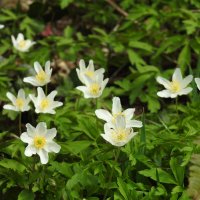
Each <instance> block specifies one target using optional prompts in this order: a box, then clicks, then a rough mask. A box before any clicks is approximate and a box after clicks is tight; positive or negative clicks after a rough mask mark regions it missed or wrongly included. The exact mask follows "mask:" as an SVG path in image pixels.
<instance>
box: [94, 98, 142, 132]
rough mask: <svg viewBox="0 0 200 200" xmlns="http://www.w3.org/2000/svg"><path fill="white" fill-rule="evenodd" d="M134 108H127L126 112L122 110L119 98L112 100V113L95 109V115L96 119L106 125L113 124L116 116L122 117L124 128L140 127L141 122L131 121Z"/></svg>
mask: <svg viewBox="0 0 200 200" xmlns="http://www.w3.org/2000/svg"><path fill="white" fill-rule="evenodd" d="M134 112H135V108H128V109H126V110H124V111H123V110H122V105H121V101H120V98H119V97H114V98H113V104H112V113H110V112H109V111H107V110H104V109H97V110H96V111H95V114H96V116H97V117H98V118H100V119H102V120H104V121H106V122H107V123H113V124H114V123H115V122H116V118H117V117H118V116H123V117H124V118H125V121H126V127H127V128H130V127H137V128H141V127H142V122H141V121H138V120H132V118H133V116H134Z"/></svg>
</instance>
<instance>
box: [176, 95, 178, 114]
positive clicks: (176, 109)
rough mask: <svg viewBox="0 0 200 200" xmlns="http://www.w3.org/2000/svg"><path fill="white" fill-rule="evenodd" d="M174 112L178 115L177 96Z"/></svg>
mask: <svg viewBox="0 0 200 200" xmlns="http://www.w3.org/2000/svg"><path fill="white" fill-rule="evenodd" d="M176 114H177V115H178V97H176Z"/></svg>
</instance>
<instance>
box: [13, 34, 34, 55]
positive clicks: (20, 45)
mask: <svg viewBox="0 0 200 200" xmlns="http://www.w3.org/2000/svg"><path fill="white" fill-rule="evenodd" d="M11 39H12V43H13V46H14V47H15V49H17V50H18V51H21V52H27V51H28V50H29V48H30V47H31V46H33V45H34V44H35V42H33V41H31V40H25V39H24V35H23V34H22V33H19V34H18V35H17V38H16V39H15V37H14V36H13V35H12V36H11Z"/></svg>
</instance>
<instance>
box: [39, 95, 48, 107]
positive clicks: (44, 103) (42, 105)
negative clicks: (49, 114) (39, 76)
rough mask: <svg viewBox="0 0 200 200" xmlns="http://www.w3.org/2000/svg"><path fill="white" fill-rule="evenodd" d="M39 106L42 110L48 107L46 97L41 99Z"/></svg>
mask: <svg viewBox="0 0 200 200" xmlns="http://www.w3.org/2000/svg"><path fill="white" fill-rule="evenodd" d="M40 107H41V108H42V110H44V109H46V108H48V107H49V100H48V99H47V98H45V99H42V101H41V103H40Z"/></svg>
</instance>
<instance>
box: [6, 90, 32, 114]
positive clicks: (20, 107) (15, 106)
mask: <svg viewBox="0 0 200 200" xmlns="http://www.w3.org/2000/svg"><path fill="white" fill-rule="evenodd" d="M6 96H7V97H8V99H10V101H11V102H12V105H10V104H7V105H4V106H3V108H4V109H7V110H14V111H19V112H24V111H28V110H30V106H29V102H30V99H29V97H27V98H26V96H25V92H24V90H23V89H20V90H19V91H18V94H17V97H15V96H14V95H13V94H12V93H10V92H7V94H6Z"/></svg>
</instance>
